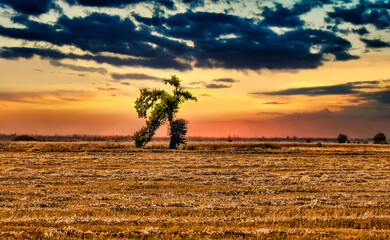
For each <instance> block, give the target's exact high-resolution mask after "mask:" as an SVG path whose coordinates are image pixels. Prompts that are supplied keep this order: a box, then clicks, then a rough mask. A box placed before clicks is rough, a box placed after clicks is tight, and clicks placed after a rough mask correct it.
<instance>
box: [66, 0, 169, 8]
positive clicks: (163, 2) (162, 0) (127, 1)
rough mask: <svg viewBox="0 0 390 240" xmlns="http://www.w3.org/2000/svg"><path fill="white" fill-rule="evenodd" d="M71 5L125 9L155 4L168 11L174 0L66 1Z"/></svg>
mask: <svg viewBox="0 0 390 240" xmlns="http://www.w3.org/2000/svg"><path fill="white" fill-rule="evenodd" d="M65 1H66V2H68V3H69V4H70V5H75V4H76V5H81V6H88V7H116V8H119V7H124V6H126V5H133V4H138V3H153V4H158V5H160V6H164V7H166V8H167V9H170V10H173V9H174V6H175V4H174V1H172V0H98V1H96V0H65Z"/></svg>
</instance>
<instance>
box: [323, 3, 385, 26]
mask: <svg viewBox="0 0 390 240" xmlns="http://www.w3.org/2000/svg"><path fill="white" fill-rule="evenodd" d="M389 9H390V3H385V2H384V1H375V2H366V1H360V3H359V4H357V5H355V6H354V7H352V8H345V7H337V8H335V9H334V11H333V12H330V13H328V15H329V17H331V18H333V19H336V20H339V21H344V22H349V23H352V24H354V25H364V24H372V25H374V26H375V27H376V28H378V29H386V28H389V27H390V12H389Z"/></svg>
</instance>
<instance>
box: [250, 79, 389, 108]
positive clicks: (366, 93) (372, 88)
mask: <svg viewBox="0 0 390 240" xmlns="http://www.w3.org/2000/svg"><path fill="white" fill-rule="evenodd" d="M388 82H389V81H388V80H381V81H360V82H349V83H345V84H338V85H332V86H320V87H306V88H289V89H284V90H280V91H273V92H257V93H251V95H257V96H258V95H265V96H296V95H305V96H311V97H316V96H328V95H353V96H355V97H357V98H358V99H355V100H353V101H350V102H355V103H359V102H361V101H362V100H364V101H368V102H371V103H376V104H385V105H386V104H390V85H388ZM270 103H273V102H270Z"/></svg>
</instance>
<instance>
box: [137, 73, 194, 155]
mask: <svg viewBox="0 0 390 240" xmlns="http://www.w3.org/2000/svg"><path fill="white" fill-rule="evenodd" d="M180 82H181V80H180V79H179V78H178V77H177V76H175V75H173V76H171V78H170V79H166V80H164V83H165V84H167V85H170V86H172V87H173V88H174V89H173V91H172V94H171V93H168V92H167V91H165V90H164V89H152V90H149V89H140V96H139V97H138V98H137V100H136V101H135V109H136V110H137V113H138V117H140V118H148V120H147V121H146V126H145V127H143V128H141V129H140V130H139V131H137V132H136V133H135V134H134V135H133V138H134V140H135V145H136V147H142V146H144V145H145V144H147V143H148V142H150V141H151V140H152V137H153V135H154V134H155V132H156V130H157V129H158V128H159V127H160V126H161V125H163V124H164V123H165V122H166V121H168V122H169V127H170V135H171V141H170V145H169V148H177V145H178V144H180V143H183V142H184V141H185V138H184V135H185V134H186V132H187V127H186V125H187V121H185V120H184V119H177V120H175V121H174V118H175V116H176V113H177V112H178V111H179V107H180V105H181V104H182V103H184V102H186V101H188V100H194V101H197V98H196V97H195V96H193V95H192V93H191V92H189V91H187V90H184V89H182V87H181V84H180Z"/></svg>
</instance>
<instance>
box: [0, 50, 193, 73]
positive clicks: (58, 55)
mask: <svg viewBox="0 0 390 240" xmlns="http://www.w3.org/2000/svg"><path fill="white" fill-rule="evenodd" d="M34 56H40V57H41V58H44V59H55V60H61V59H74V60H87V61H95V62H97V63H107V64H110V65H114V66H134V67H150V68H175V69H179V70H188V69H190V68H191V66H190V65H187V64H182V63H179V62H177V61H166V60H164V59H133V58H118V57H110V56H96V55H91V54H85V55H77V54H72V53H69V54H65V53H62V52H59V51H56V50H51V49H39V48H23V47H20V48H18V47H11V48H8V47H3V48H0V57H1V58H6V59H18V58H26V59H29V58H32V57H34Z"/></svg>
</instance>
